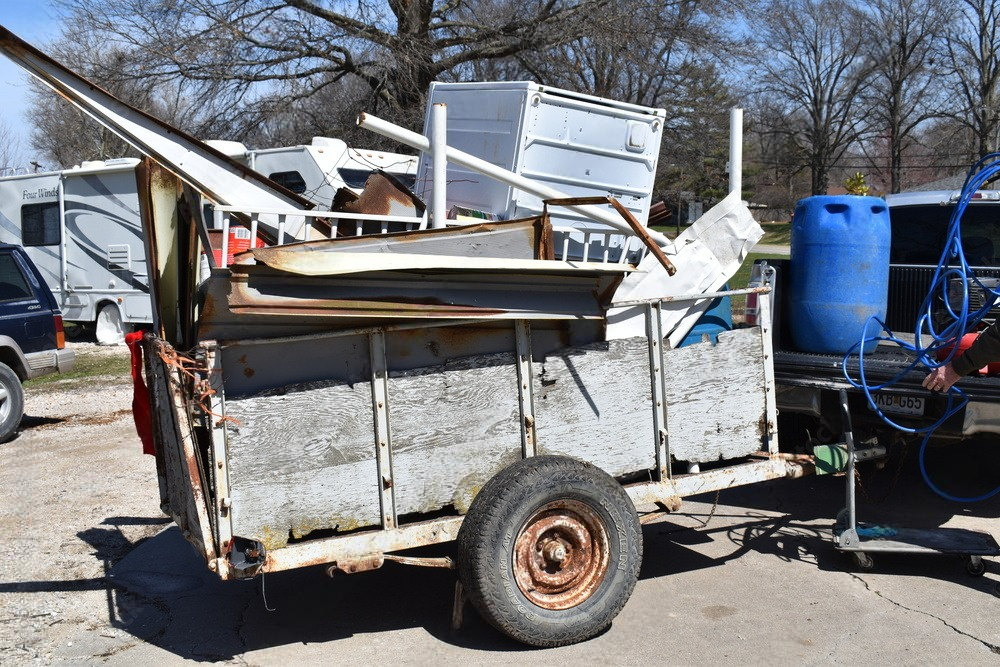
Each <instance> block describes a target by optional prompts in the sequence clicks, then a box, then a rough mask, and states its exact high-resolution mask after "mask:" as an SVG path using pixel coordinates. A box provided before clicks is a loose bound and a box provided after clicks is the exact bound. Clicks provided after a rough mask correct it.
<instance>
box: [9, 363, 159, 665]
mask: <svg viewBox="0 0 1000 667" xmlns="http://www.w3.org/2000/svg"><path fill="white" fill-rule="evenodd" d="M70 345H71V346H72V347H73V348H74V349H75V351H76V352H77V355H78V358H79V357H80V356H82V355H103V356H114V355H127V354H128V350H127V349H126V348H125V347H98V346H96V345H94V344H89V343H71V344H70ZM131 401H132V392H131V384H130V380H129V378H128V377H127V376H126V377H119V376H100V377H93V378H87V379H85V380H61V381H57V382H53V383H47V384H43V385H40V386H37V387H29V388H28V390H27V392H26V397H25V417H24V420H23V421H22V425H21V432H20V433H19V435H18V436H17V437H16V438H15V439H14V440H12V441H10V442H8V443H5V444H0V489H2V490H3V491H2V498H3V500H2V501H0V535H3V540H2V541H0V663H4V664H25V663H32V662H42V663H48V662H52V661H55V660H59V659H70V660H83V661H90V660H92V659H93V658H95V657H100V654H101V650H100V644H101V642H102V640H103V641H105V642H107V643H108V644H109V648H110V647H111V646H116V647H120V646H121V642H120V641H118V642H114V641H113V640H114V638H115V637H116V635H117V633H118V632H120V631H117V630H116V629H115V628H114V627H113V626H112V625H111V623H112V622H113V621H114V619H116V618H119V616H120V614H121V613H122V609H126V608H127V606H128V605H127V600H124V599H122V600H119V599H117V598H120V597H121V595H122V594H121V593H119V592H117V591H113V590H111V589H109V588H108V586H107V584H106V583H105V580H104V576H105V573H106V572H107V570H108V569H109V568H110V567H111V566H112V565H114V563H115V562H117V561H118V560H119V559H121V558H122V557H124V556H125V555H126V554H127V553H128V552H129V551H131V550H132V548H134V547H135V546H136V545H137V544H138V543H139V542H141V541H142V540H144V539H146V538H147V537H150V536H151V535H154V534H156V533H157V532H159V531H160V530H162V529H163V527H164V526H165V525H166V523H167V520H166V519H165V518H164V517H163V515H162V513H161V512H160V510H159V497H158V496H159V492H158V487H157V481H156V468H155V463H154V461H153V458H152V457H150V456H144V455H143V454H142V449H141V445H140V443H139V439H138V437H137V436H136V434H135V430H134V428H133V425H132V418H131ZM123 603H124V604H123ZM95 609H97V610H101V613H98V614H95ZM103 610H107V611H108V612H110V613H108V614H105V613H103ZM109 618H110V619H111V620H109ZM81 631H83V634H84V636H90V637H92V638H93V641H92V642H91V641H88V642H85V643H86V644H87V645H86V646H79V644H80V643H81V642H80V641H79V637H80V636H81ZM69 637H74V638H77V641H76V642H75V643H76V644H77V646H76V647H74V641H73V640H71V639H68V638H69ZM136 641H137V640H136Z"/></svg>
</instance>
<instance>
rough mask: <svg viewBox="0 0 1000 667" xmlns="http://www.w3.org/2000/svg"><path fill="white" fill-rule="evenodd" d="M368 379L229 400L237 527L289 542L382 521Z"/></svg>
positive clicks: (278, 543) (273, 542)
mask: <svg viewBox="0 0 1000 667" xmlns="http://www.w3.org/2000/svg"><path fill="white" fill-rule="evenodd" d="M371 400H372V395H371V385H370V384H369V383H367V382H365V383H353V384H351V383H344V382H310V383H304V384H299V385H292V386H289V387H284V388H282V389H277V390H272V391H268V392H264V393H261V394H256V395H254V396H250V397H245V398H241V399H237V400H227V401H226V415H227V417H230V418H232V420H234V421H232V422H230V424H229V426H228V428H227V439H228V445H229V472H230V485H231V494H232V499H233V507H232V517H233V534H235V535H239V536H242V537H252V538H255V539H259V540H261V541H262V542H263V543H264V546H265V547H267V548H269V549H275V548H279V547H282V546H284V545H285V544H286V543H287V542H288V539H289V536H290V535H291V536H292V537H295V538H300V537H304V536H306V535H308V534H309V533H311V532H313V531H316V530H322V529H334V528H336V529H339V530H341V531H345V530H352V529H355V528H360V527H363V526H374V525H378V524H379V520H380V509H379V492H378V471H377V468H376V464H375V443H374V435H373V433H374V430H373V429H374V426H373V423H372V404H371Z"/></svg>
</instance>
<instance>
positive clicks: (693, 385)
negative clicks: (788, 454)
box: [663, 328, 766, 463]
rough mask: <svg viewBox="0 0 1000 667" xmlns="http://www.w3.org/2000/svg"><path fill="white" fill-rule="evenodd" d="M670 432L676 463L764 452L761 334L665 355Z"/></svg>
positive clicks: (747, 332) (728, 336)
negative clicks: (761, 450)
mask: <svg viewBox="0 0 1000 667" xmlns="http://www.w3.org/2000/svg"><path fill="white" fill-rule="evenodd" d="M663 356H664V366H665V368H666V378H667V396H666V398H667V432H668V434H669V438H670V453H671V455H672V456H673V458H674V459H675V460H677V461H689V462H694V463H707V462H710V461H719V460H725V459H735V458H739V457H741V456H746V455H747V454H751V453H753V452H756V451H759V450H760V449H761V447H762V446H763V437H764V430H763V427H764V424H765V423H766V413H765V392H764V360H763V344H762V342H761V335H760V330H759V329H756V328H754V329H737V330H735V331H728V332H723V333H720V334H719V342H718V344H717V345H712V344H711V343H697V344H695V345H689V346H687V347H682V348H678V349H676V350H670V351H668V352H665V353H664V355H663Z"/></svg>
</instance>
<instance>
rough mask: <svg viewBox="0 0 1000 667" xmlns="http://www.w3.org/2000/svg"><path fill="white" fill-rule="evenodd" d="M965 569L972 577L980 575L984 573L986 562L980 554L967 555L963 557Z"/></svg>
mask: <svg viewBox="0 0 1000 667" xmlns="http://www.w3.org/2000/svg"><path fill="white" fill-rule="evenodd" d="M965 571H966V572H968V573H969V574H970V575H972V576H973V577H981V576H983V575H984V574H985V573H986V563H985V562H984V561H983V559H982V557H981V556H969V557H968V558H966V559H965Z"/></svg>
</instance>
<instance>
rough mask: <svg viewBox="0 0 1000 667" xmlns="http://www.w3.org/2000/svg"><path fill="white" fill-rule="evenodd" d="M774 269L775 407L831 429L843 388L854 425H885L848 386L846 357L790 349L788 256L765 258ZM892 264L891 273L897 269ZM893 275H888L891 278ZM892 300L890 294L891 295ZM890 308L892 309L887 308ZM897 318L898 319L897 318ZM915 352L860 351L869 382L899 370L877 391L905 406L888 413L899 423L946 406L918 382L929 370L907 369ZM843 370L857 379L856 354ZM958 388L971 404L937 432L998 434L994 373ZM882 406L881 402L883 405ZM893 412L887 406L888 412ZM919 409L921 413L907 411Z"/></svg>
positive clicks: (911, 423)
mask: <svg viewBox="0 0 1000 667" xmlns="http://www.w3.org/2000/svg"><path fill="white" fill-rule="evenodd" d="M767 263H768V264H769V265H771V266H773V267H774V268H775V270H776V275H775V285H774V291H775V295H774V301H775V304H776V307H775V310H774V336H773V341H774V374H775V382H776V384H777V385H778V410H779V414H781V413H782V412H783V413H785V414H786V415H788V414H789V413H793V414H806V415H810V416H813V417H816V418H819V419H821V420H822V421H823V422H824V424H825V425H827V426H828V427H829V428H831V430H833V431H837V430H838V429H839V428H840V420H839V414H838V411H837V409H836V400H835V392H836V391H837V390H839V389H847V390H848V392H849V402H850V405H851V409H852V420H853V422H854V424H855V425H861V426H870V427H872V428H882V429H884V428H888V427H887V426H886V425H885V424H884V423H882V422H881V420H880V418H879V417H878V415H877V414H876V413H875V411H874V410H872V409H871V408H870V407H869V405H868V401H867V398H866V397H865V396H864V392H863V391H862V390H861V389H858V388H856V387H854V386H853V385H851V384H850V383H849V382H848V381H847V380H846V379H845V377H844V372H843V364H844V355H841V354H819V353H814V352H802V351H799V350H796V349H794V347H793V345H792V337H791V334H790V331H789V322H788V317H787V314H788V313H789V312H790V309H789V304H788V291H789V290H788V289H787V282H786V281H787V277H788V275H789V273H788V267H789V263H790V260H767ZM896 269H897V267H891V269H890V271H891V272H893V271H896ZM891 281H892V275H891V276H890V282H891ZM890 298H891V296H890ZM890 310H891V308H890ZM897 319H899V318H898V317H897ZM896 336H897V337H899V338H902V339H904V340H908V341H912V340H913V334H912V333H896ZM913 359H914V355H913V354H912V353H911V352H909V351H907V350H905V349H903V348H901V347H900V346H899V345H896V344H894V343H891V342H882V343H880V344H879V346H878V347H877V349H876V350H875V351H874V352H872V353H870V354H866V355H864V369H865V377H866V379H867V384H868V385H869V386H872V385H879V384H882V383H885V382H886V381H888V380H890V379H893V378H896V377H897V376H899V375H900V374H901V373H902V374H903V375H902V377H901V378H899V381H898V382H896V383H894V384H893V386H892V387H891V388H887V389H885V390H881V391H880V392H879V393H881V394H883V395H885V396H886V397H896V398H885V400H886V401H887V402H892V403H894V404H896V405H901V406H904V407H903V408H902V410H901V411H894V412H893V413H892V414H891V415H890V416H891V417H892V418H893V419H894V420H896V421H897V423H900V424H901V425H903V426H907V427H913V428H917V427H922V426H926V425H929V424H931V423H933V422H935V421H937V420H938V419H939V418H940V417H941V415H943V414H944V413H945V412H946V411H947V409H948V399H947V397H946V396H942V395H940V394H935V393H932V392H930V391H928V390H926V389H924V388H923V386H922V385H921V383H922V382H923V379H924V378H925V377H926V375H927V372H926V370H925V369H923V368H922V367H917V368H915V369H911V370H909V371H908V372H907V371H906V369H907V367H908V366H910V364H911V363H912V362H913ZM847 370H848V373H849V374H850V376H851V378H853V379H855V380H858V379H860V372H859V360H858V356H857V355H851V356H850V357H849V358H848V359H847ZM958 387H959V388H960V389H961V390H962V392H964V393H965V395H966V396H967V397H968V399H969V403H970V405H969V406H967V407H966V408H963V409H962V410H960V411H959V412H958V413H957V414H955V415H953V416H952V417H951V418H950V419H949V420H948V421H947V422H946V423H945V424H943V425H942V426H941V428H940V429H938V430H937V432H936V433H937V435H939V436H941V437H946V438H955V437H959V438H961V437H967V436H970V435H973V434H976V433H984V432H986V433H998V434H1000V426H998V424H997V417H998V416H1000V378H998V377H996V376H977V375H973V376H969V377H966V378H963V379H962V380H961V382H960V383H959V385H958ZM883 409H885V406H883ZM887 411H892V407H891V406H890V408H889V410H887ZM907 411H909V412H919V413H922V414H907Z"/></svg>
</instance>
